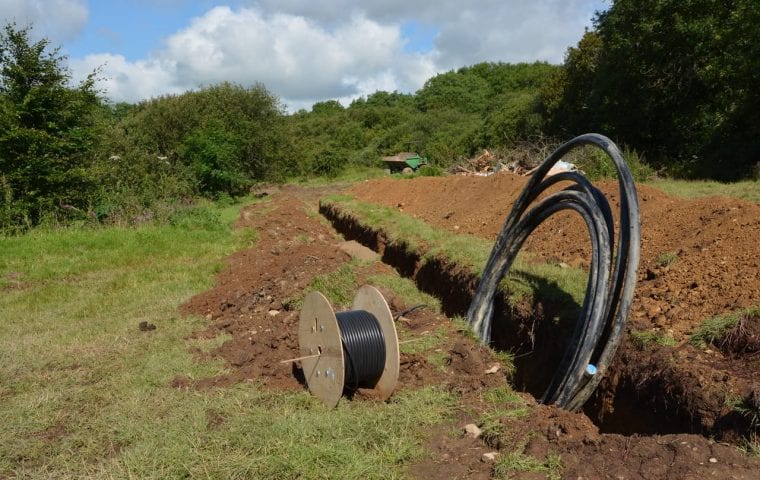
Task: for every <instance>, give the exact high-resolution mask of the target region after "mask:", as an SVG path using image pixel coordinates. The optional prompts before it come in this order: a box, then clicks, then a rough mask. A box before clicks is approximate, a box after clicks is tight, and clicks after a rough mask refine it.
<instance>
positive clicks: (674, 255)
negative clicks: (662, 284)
mask: <svg viewBox="0 0 760 480" xmlns="http://www.w3.org/2000/svg"><path fill="white" fill-rule="evenodd" d="M676 260H678V252H665V253H662V254H660V255H658V256H657V259H656V260H655V262H656V263H657V265H659V266H660V267H663V268H664V267H669V266H671V265H673V264H674V263H675V262H676Z"/></svg>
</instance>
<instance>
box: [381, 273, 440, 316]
mask: <svg viewBox="0 0 760 480" xmlns="http://www.w3.org/2000/svg"><path fill="white" fill-rule="evenodd" d="M367 282H368V283H369V284H371V285H374V286H376V287H383V288H387V289H388V290H391V291H392V292H393V293H395V294H396V295H398V296H399V297H400V298H401V300H402V301H403V302H404V304H405V305H407V306H409V307H413V306H416V305H425V308H427V309H428V310H431V311H433V312H435V313H440V311H441V301H440V300H438V299H437V298H435V297H434V296H432V295H428V294H427V293H423V292H420V291H419V290H418V289H417V286H416V285H415V284H414V282H413V281H412V280H410V279H408V278H404V277H401V276H399V275H396V274H392V273H379V274H375V275H371V276H370V277H369V278H367Z"/></svg>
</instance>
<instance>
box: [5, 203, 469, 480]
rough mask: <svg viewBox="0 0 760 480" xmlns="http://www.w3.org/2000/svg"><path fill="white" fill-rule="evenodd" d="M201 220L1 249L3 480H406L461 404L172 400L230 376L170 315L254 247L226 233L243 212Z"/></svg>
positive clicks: (248, 397)
mask: <svg viewBox="0 0 760 480" xmlns="http://www.w3.org/2000/svg"><path fill="white" fill-rule="evenodd" d="M203 208H204V209H205V211H198V212H193V213H188V214H187V215H185V216H184V217H183V218H177V219H176V221H175V222H173V224H172V225H165V226H143V227H138V228H134V229H124V228H101V229H90V230H76V229H64V230H56V231H43V230H36V231H32V232H30V233H28V234H26V235H23V236H18V237H10V238H0V278H3V279H4V286H3V287H1V289H0V311H2V312H3V321H2V322H0V477H3V478H4V477H28V478H63V479H65V478H83V477H87V478H187V477H204V478H286V479H287V478H304V479H308V478H326V477H329V478H358V477H363V478H401V477H403V476H404V475H405V465H407V464H408V463H409V462H410V461H412V460H413V459H415V458H418V457H420V456H421V455H423V453H424V452H423V449H422V447H421V445H422V441H423V439H424V437H425V435H426V433H427V431H428V430H429V426H430V425H433V424H435V423H438V422H441V421H443V420H445V419H446V418H448V415H449V411H450V409H451V408H452V406H453V405H454V403H455V401H456V398H455V397H453V396H452V394H450V393H448V392H446V391H443V390H441V389H436V388H423V389H420V390H414V391H406V392H399V393H397V394H395V395H394V396H393V397H392V399H391V401H390V402H389V403H376V402H371V401H354V402H341V404H340V405H339V406H338V407H337V408H336V409H334V410H328V409H326V408H325V407H324V406H323V405H322V404H321V403H320V402H318V401H316V400H314V399H313V398H312V397H311V396H310V395H309V394H308V393H306V392H303V391H299V392H288V393H280V392H273V391H270V390H268V389H267V388H263V387H261V386H259V385H257V384H256V383H245V384H238V385H235V386H233V387H230V388H224V389H211V390H204V391H197V390H185V389H178V388H173V387H172V386H171V381H172V379H174V378H176V377H178V376H181V377H187V378H190V379H198V378H207V377H210V376H214V375H219V374H222V373H224V372H225V367H224V365H223V364H221V363H220V362H217V361H195V360H194V359H193V356H192V354H191V353H190V352H189V347H198V348H200V349H201V350H202V351H210V350H212V349H213V348H214V347H215V346H217V345H220V344H221V343H222V342H223V341H225V340H226V338H228V337H225V336H221V337H218V338H214V339H208V340H190V341H185V340H183V338H185V337H186V336H188V335H189V334H191V333H192V332H193V331H196V330H198V329H200V328H202V326H203V325H204V320H202V319H200V318H195V317H192V318H182V317H180V316H179V314H178V306H179V305H180V304H182V303H183V302H185V301H186V300H188V299H189V298H190V297H191V296H192V295H193V294H195V293H198V292H200V291H203V290H205V289H207V288H209V287H210V286H211V283H212V275H213V273H215V272H217V271H219V270H220V269H221V268H222V259H223V257H224V256H225V255H226V254H229V253H230V252H232V251H233V250H235V249H237V248H240V247H243V246H249V245H251V244H252V243H254V242H255V239H256V235H255V232H252V231H245V230H243V231H234V232H233V231H232V230H231V229H230V225H231V223H232V221H233V219H234V218H235V217H236V216H237V214H238V209H239V205H237V206H228V207H224V208H221V207H215V206H213V205H208V206H205V207H203ZM140 321H149V322H151V323H153V324H155V325H156V326H157V328H156V330H154V331H152V332H140V331H139V330H138V328H137V325H138V323H139V322H140Z"/></svg>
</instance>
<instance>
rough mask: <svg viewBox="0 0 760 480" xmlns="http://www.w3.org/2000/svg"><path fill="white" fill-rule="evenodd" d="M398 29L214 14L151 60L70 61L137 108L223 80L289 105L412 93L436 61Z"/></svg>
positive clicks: (361, 20) (363, 21)
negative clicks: (96, 71) (414, 48)
mask: <svg viewBox="0 0 760 480" xmlns="http://www.w3.org/2000/svg"><path fill="white" fill-rule="evenodd" d="M403 48H404V39H403V38H402V36H401V30H400V26H399V25H387V24H381V23H378V22H375V21H372V20H369V19H367V18H366V17H363V16H361V15H356V16H354V17H352V18H350V19H347V21H346V22H344V23H343V24H341V25H339V26H337V27H336V28H334V29H327V28H324V27H321V26H319V25H317V24H316V23H315V22H313V21H311V20H309V19H307V18H305V17H302V16H294V15H286V14H275V15H270V16H265V15H263V14H262V13H261V12H260V11H258V10H256V9H251V8H246V9H240V10H238V11H233V10H232V9H230V8H228V7H216V8H213V9H212V10H210V11H208V12H207V13H206V14H205V15H203V16H201V17H198V18H195V19H193V21H192V22H191V24H190V25H189V26H188V27H187V28H185V29H183V30H181V31H179V32H177V33H175V34H174V35H172V36H170V37H169V38H167V39H166V41H165V45H164V47H163V48H162V49H161V50H160V51H157V52H154V54H153V56H152V57H151V59H149V60H145V61H138V62H128V61H126V60H125V59H124V57H122V56H119V55H112V54H99V55H89V56H87V57H86V58H84V59H72V60H71V62H70V66H71V68H72V70H73V71H74V72H76V77H77V79H81V78H83V77H84V75H86V74H87V73H88V72H90V71H92V69H93V68H95V67H97V66H99V65H102V75H101V76H104V77H106V78H107V80H106V81H105V82H104V83H101V84H100V86H101V88H104V89H105V90H106V91H107V93H108V96H109V97H110V98H111V99H113V100H115V101H122V100H125V101H138V100H141V99H144V98H146V97H149V96H155V95H158V94H163V93H170V92H176V91H182V90H187V89H192V88H198V87H200V86H203V85H211V84H215V83H218V82H222V81H229V82H235V83H240V84H243V85H252V84H255V83H257V82H260V83H263V84H264V85H266V86H267V88H268V89H269V90H271V91H272V92H273V93H275V94H276V95H278V96H280V97H281V98H282V100H283V101H284V102H285V103H286V104H288V105H289V106H290V108H291V109H292V108H297V107H298V106H308V105H311V104H312V103H313V102H314V101H319V100H324V99H328V98H339V99H341V100H343V101H344V102H348V101H350V100H351V99H353V98H356V97H357V96H359V95H367V94H369V93H372V92H374V91H376V90H377V89H378V88H383V89H386V90H391V91H392V90H398V89H403V90H407V91H408V90H413V89H416V88H419V86H420V85H421V82H424V80H425V79H426V78H428V77H429V76H431V75H432V74H434V73H435V68H434V65H433V63H432V61H431V60H430V59H427V58H425V57H424V56H422V55H419V54H407V53H404V52H403Z"/></svg>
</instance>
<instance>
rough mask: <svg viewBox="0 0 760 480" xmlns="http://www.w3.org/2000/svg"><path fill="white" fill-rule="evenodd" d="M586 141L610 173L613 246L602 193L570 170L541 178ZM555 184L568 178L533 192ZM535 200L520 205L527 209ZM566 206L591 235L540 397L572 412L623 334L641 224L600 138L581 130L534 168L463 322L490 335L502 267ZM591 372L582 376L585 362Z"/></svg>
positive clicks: (622, 174) (631, 190) (612, 152)
mask: <svg viewBox="0 0 760 480" xmlns="http://www.w3.org/2000/svg"><path fill="white" fill-rule="evenodd" d="M583 145H591V146H594V147H597V148H599V149H601V150H602V151H603V152H604V153H606V154H607V156H608V157H609V158H610V159H611V160H612V162H613V164H614V165H615V168H616V170H617V173H618V186H619V195H620V200H619V201H620V234H619V235H618V236H617V248H616V249H613V244H614V243H615V230H614V221H613V217H612V211H611V208H610V206H609V203H608V202H607V199H606V198H605V197H604V195H603V194H602V193H601V192H600V191H599V190H598V189H597V188H595V187H594V186H593V185H591V183H590V182H589V181H588V180H587V179H586V178H585V177H583V176H582V175H580V174H579V173H576V172H567V173H561V174H559V175H554V176H547V174H548V172H549V170H550V169H551V168H552V167H553V166H554V165H555V164H556V163H557V162H558V161H559V160H560V159H561V158H562V157H563V156H564V155H566V154H567V153H568V152H570V151H571V150H572V149H574V148H577V147H580V146H583ZM558 182H570V186H568V187H566V188H565V189H564V190H561V191H559V192H556V193H553V194H551V195H549V196H547V197H546V198H544V199H543V200H540V201H538V200H537V199H538V197H539V196H540V195H541V194H542V193H544V192H546V191H547V190H548V189H549V187H551V186H553V185H555V184H556V183H558ZM534 201H537V204H536V205H535V206H534V207H533V208H532V209H530V210H529V209H528V208H529V206H531V205H532V204H534ZM562 210H573V211H575V212H577V213H578V214H579V215H580V216H581V218H583V220H584V222H585V223H586V227H587V228H588V233H589V237H590V240H591V262H590V271H589V277H588V282H587V284H586V295H585V298H584V301H583V306H582V308H581V313H580V316H579V319H578V321H577V323H576V327H575V330H574V332H573V337H572V339H571V341H570V346H569V347H568V349H567V350H566V352H565V355H564V357H563V358H562V361H561V362H560V365H559V367H558V368H557V371H556V372H555V374H554V377H553V379H552V381H551V382H550V384H549V386H548V388H547V390H546V391H545V392H544V395H543V396H542V398H541V401H542V402H543V403H552V404H556V405H559V406H561V407H564V408H567V409H569V410H579V409H580V408H581V407H582V406H583V404H584V403H585V402H586V400H587V399H588V397H589V396H590V395H591V393H592V392H593V391H594V389H595V388H596V386H597V385H598V384H599V381H600V379H601V377H602V375H603V374H604V371H605V370H606V368H607V367H608V366H609V364H610V362H611V361H612V357H613V356H614V354H615V351H616V350H617V347H618V345H619V343H620V339H621V337H622V335H623V331H624V327H625V323H626V320H627V318H628V313H629V310H630V306H631V301H632V300H633V291H634V288H635V285H636V269H637V268H638V264H639V254H640V243H641V223H640V220H639V206H638V199H637V196H636V186H635V184H634V181H633V176H632V175H631V172H630V170H629V169H628V166H627V165H626V164H625V161H624V159H623V156H622V154H621V153H620V150H619V149H618V148H617V146H615V144H614V143H613V142H612V141H611V140H610V139H609V138H607V137H605V136H603V135H599V134H594V133H592V134H587V135H581V136H579V137H576V138H574V139H572V140H570V141H569V142H567V143H565V144H563V145H562V146H560V147H559V148H558V149H557V150H555V151H554V152H553V153H552V154H551V155H549V156H548V157H547V158H546V159H545V160H544V162H543V163H542V164H541V165H540V166H539V167H538V169H537V170H536V172H535V173H534V174H533V176H532V177H531V179H530V180H529V181H528V184H527V185H526V187H525V189H524V190H523V192H522V193H521V194H520V197H519V198H518V199H517V201H516V202H515V204H514V206H513V208H512V211H511V212H510V214H509V216H508V217H507V219H506V220H505V222H504V226H503V227H502V230H501V233H500V234H499V236H498V237H497V239H496V242H495V243H494V248H493V250H492V251H491V255H490V258H489V259H488V263H487V264H486V267H485V269H484V271H483V274H482V277H481V282H480V284H479V285H478V290H477V291H476V292H475V296H474V298H473V300H472V303H470V308H469V310H468V312H467V320H468V322H469V323H470V325H471V326H472V328H473V329H474V330H475V332H476V333H477V334H478V336H479V337H480V338H481V340H482V341H483V342H485V343H487V342H489V341H490V337H491V319H492V313H493V300H494V296H495V294H496V290H497V288H498V285H499V282H500V281H501V279H502V278H504V276H505V275H506V274H507V272H508V271H509V269H510V267H511V265H512V263H513V261H514V259H515V258H516V256H517V253H518V251H519V250H520V248H522V245H523V243H524V242H525V240H526V238H527V237H528V236H529V235H530V234H531V233H532V232H533V231H534V230H535V229H536V228H537V227H538V226H539V225H540V224H541V223H542V222H543V221H544V220H546V219H547V218H549V217H550V216H552V215H553V214H555V213H557V212H559V211H562ZM589 365H594V366H595V370H596V372H597V374H595V375H593V376H591V378H588V377H587V376H586V375H585V372H586V367H587V366H589Z"/></svg>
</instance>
